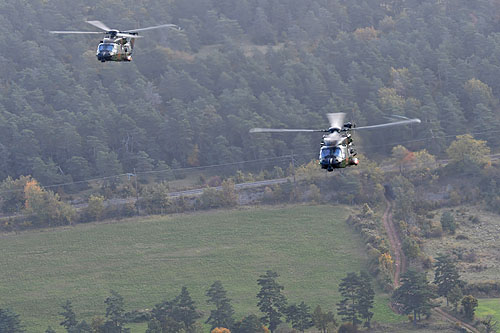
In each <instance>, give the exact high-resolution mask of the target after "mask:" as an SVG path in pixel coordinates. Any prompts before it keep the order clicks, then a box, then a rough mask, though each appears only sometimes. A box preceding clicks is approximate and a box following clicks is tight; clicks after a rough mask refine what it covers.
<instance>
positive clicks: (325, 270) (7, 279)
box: [0, 205, 403, 332]
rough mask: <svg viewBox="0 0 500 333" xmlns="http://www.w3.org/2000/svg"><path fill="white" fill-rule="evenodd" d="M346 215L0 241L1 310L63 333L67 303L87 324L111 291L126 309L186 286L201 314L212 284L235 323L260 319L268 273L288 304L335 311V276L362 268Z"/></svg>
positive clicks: (255, 217)
mask: <svg viewBox="0 0 500 333" xmlns="http://www.w3.org/2000/svg"><path fill="white" fill-rule="evenodd" d="M349 213H350V211H349V208H348V207H346V206H329V205H319V206H308V205H299V206H281V207H258V208H255V207H253V208H242V209H235V210H229V211H222V210H221V211H211V212H199V213H193V214H188V215H172V216H156V217H148V218H138V219H130V220H123V221H119V222H101V223H92V224H82V225H77V226H74V227H64V228H57V229H50V230H43V231H29V232H23V233H20V234H17V235H14V234H9V235H2V236H0V252H1V253H2V255H1V256H0V267H1V269H0V295H1V296H0V308H5V307H8V308H11V309H12V310H13V311H14V312H16V313H17V314H19V315H20V316H21V321H22V323H23V324H24V325H25V326H26V329H27V331H28V332H43V331H45V329H46V328H47V326H48V325H51V326H52V328H54V329H56V331H57V332H62V331H63V330H62V327H61V326H59V323H60V321H61V317H60V316H59V315H58V313H59V312H60V311H61V307H60V305H61V304H62V303H63V302H64V301H65V300H67V299H69V300H71V301H72V303H73V307H74V310H75V312H76V314H77V319H78V320H81V319H85V320H87V322H90V321H91V320H92V317H93V316H96V315H100V316H103V315H104V313H105V305H104V300H105V298H106V297H107V296H108V295H109V291H110V290H111V289H114V290H116V291H117V292H119V293H120V294H121V295H122V296H123V297H124V300H125V305H126V310H127V311H129V310H133V309H147V308H151V307H153V306H154V304H156V303H158V302H160V301H162V300H164V299H166V298H167V299H171V298H173V297H175V296H176V295H178V294H179V292H180V290H181V287H182V286H187V288H188V290H189V292H190V294H191V296H192V297H193V299H194V300H195V301H196V304H197V307H198V308H199V309H200V310H202V311H204V312H205V313H207V312H208V310H209V307H208V306H207V305H206V297H205V292H206V290H207V289H208V287H209V286H210V285H211V284H212V283H213V282H214V281H215V280H221V281H222V283H223V285H224V287H225V289H226V290H227V292H228V296H229V297H230V298H231V299H232V304H233V306H234V308H235V310H236V318H237V319H240V318H242V317H243V316H245V315H247V314H250V313H256V314H258V315H260V313H259V311H258V309H257V307H256V303H257V299H256V294H257V293H258V290H259V287H258V285H257V279H258V277H259V275H261V274H263V273H264V272H265V271H266V270H268V269H271V270H274V271H276V272H278V273H279V274H280V278H279V280H278V281H279V283H281V284H282V285H284V287H285V290H284V292H285V294H286V296H287V298H288V300H289V302H292V303H293V302H297V303H298V302H300V301H302V300H304V301H305V302H306V303H307V304H309V305H310V306H311V308H314V307H315V306H316V305H318V304H320V305H321V306H322V308H323V309H328V310H333V311H334V312H336V311H335V309H336V306H335V303H336V302H338V301H339V296H340V295H339V294H338V291H337V288H338V283H339V282H340V279H341V278H343V277H345V275H346V274H347V272H351V271H359V270H361V269H362V268H363V267H364V264H365V261H366V257H365V254H364V251H363V249H364V244H363V242H362V241H361V239H360V238H359V237H358V236H357V235H356V234H355V233H354V232H353V231H352V230H351V229H350V228H349V227H348V226H347V225H346V223H345V222H344V221H345V218H346V217H347V215H348V214H349ZM375 301H376V311H375V312H376V314H375V317H374V320H378V321H384V322H393V321H399V320H402V319H403V318H402V317H399V316H396V315H394V314H393V313H392V312H391V311H390V309H389V308H388V306H387V303H388V300H387V296H379V295H378V296H377V297H376V300H375ZM205 318H206V316H205V317H204V319H205ZM204 319H203V320H204ZM130 327H132V332H144V331H145V328H146V326H145V325H144V324H140V325H132V326H130Z"/></svg>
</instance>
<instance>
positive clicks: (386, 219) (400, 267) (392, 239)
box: [382, 199, 479, 333]
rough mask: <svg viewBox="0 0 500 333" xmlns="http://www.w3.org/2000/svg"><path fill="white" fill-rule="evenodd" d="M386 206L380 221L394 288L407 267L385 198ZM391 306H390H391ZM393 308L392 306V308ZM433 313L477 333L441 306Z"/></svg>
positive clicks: (389, 203)
mask: <svg viewBox="0 0 500 333" xmlns="http://www.w3.org/2000/svg"><path fill="white" fill-rule="evenodd" d="M386 204H387V207H386V209H385V211H384V215H383V217H382V221H383V224H384V228H385V231H386V233H387V237H388V238H389V245H390V246H391V250H392V255H393V259H394V288H397V287H399V278H400V276H401V274H402V273H404V272H405V271H406V269H407V263H406V257H405V255H404V252H403V249H402V247H401V239H400V238H399V234H398V232H397V231H396V227H395V226H394V222H393V220H392V208H393V203H392V202H391V201H389V200H388V199H386ZM391 308H392V307H391ZM393 309H394V308H393ZM433 311H434V313H435V314H437V315H438V316H440V317H441V318H443V319H444V320H446V321H448V322H450V323H453V324H455V323H460V325H461V326H462V327H464V328H466V329H467V330H469V331H470V332H473V333H479V330H478V329H476V328H475V327H473V326H472V325H469V324H467V323H465V322H463V321H461V320H460V319H458V318H455V317H453V316H452V315H451V314H449V313H447V312H445V311H444V310H443V309H441V308H434V309H433Z"/></svg>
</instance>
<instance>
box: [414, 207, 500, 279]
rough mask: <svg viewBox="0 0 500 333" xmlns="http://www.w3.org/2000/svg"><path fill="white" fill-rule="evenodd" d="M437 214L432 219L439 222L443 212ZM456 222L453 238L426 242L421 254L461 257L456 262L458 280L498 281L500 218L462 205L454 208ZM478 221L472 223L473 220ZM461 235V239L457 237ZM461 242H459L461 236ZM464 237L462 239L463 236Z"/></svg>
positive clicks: (434, 239) (446, 237) (427, 240)
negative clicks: (450, 254) (445, 254)
mask: <svg viewBox="0 0 500 333" xmlns="http://www.w3.org/2000/svg"><path fill="white" fill-rule="evenodd" d="M446 210H449V209H442V210H438V211H436V213H437V214H436V216H435V217H434V220H435V222H436V223H438V221H439V219H440V218H441V214H442V212H444V211H446ZM452 213H453V215H454V217H455V221H456V223H457V230H456V233H455V235H449V234H446V235H444V236H443V237H442V238H433V239H426V240H425V245H424V251H425V253H426V254H427V255H430V256H432V257H436V256H437V255H438V254H439V253H443V254H444V253H450V252H453V253H455V254H460V255H463V258H462V259H460V258H459V261H458V267H459V270H460V277H461V279H463V280H465V281H467V282H478V281H488V280H497V279H498V277H499V276H500V266H499V265H498V263H499V261H500V219H499V218H498V215H496V214H494V213H489V212H486V211H484V209H481V208H480V207H466V206H462V207H460V209H453V210H452ZM474 217H476V218H477V219H478V220H477V221H475V222H473V221H472V220H473V218H474ZM459 235H460V236H459ZM457 236H459V237H458V239H457ZM461 236H462V238H464V239H460V237H461ZM463 236H465V237H463Z"/></svg>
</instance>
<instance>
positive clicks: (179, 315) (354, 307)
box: [0, 270, 374, 333]
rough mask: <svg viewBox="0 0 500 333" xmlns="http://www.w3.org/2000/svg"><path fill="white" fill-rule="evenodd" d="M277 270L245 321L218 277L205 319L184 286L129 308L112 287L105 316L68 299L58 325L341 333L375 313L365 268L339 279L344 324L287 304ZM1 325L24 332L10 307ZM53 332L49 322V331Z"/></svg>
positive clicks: (81, 332) (160, 332) (174, 332)
mask: <svg viewBox="0 0 500 333" xmlns="http://www.w3.org/2000/svg"><path fill="white" fill-rule="evenodd" d="M278 277H279V275H278V274H277V273H276V272H273V271H271V270H268V271H266V273H265V274H262V275H261V276H260V277H259V279H258V280H257V283H258V285H259V286H260V291H259V293H258V294H257V299H258V303H257V307H258V308H259V310H260V312H261V314H262V317H258V316H257V315H255V314H249V315H248V316H246V317H244V318H242V319H241V320H236V319H235V318H234V315H235V311H234V309H233V306H232V301H231V299H230V298H229V297H228V296H227V292H226V290H225V289H224V287H223V286H222V283H221V282H220V281H215V282H214V283H213V284H212V285H211V286H210V288H208V290H207V291H206V294H205V295H206V297H207V304H209V305H210V306H211V307H212V309H211V310H210V313H209V315H208V317H207V318H206V320H205V321H204V322H200V321H199V319H201V318H202V317H206V314H204V313H203V312H201V311H200V310H198V309H197V307H196V304H195V302H194V301H193V299H192V298H191V295H190V294H189V291H188V289H187V288H186V287H182V290H181V292H180V294H179V295H178V296H176V297H174V298H173V299H171V300H168V299H166V300H164V301H162V302H160V303H158V304H156V305H155V306H154V307H153V308H152V309H150V310H133V311H129V312H127V311H126V310H125V301H124V299H123V297H122V296H121V295H120V294H119V293H118V292H116V291H113V290H112V291H111V295H110V296H108V297H107V298H106V299H105V301H104V303H105V304H106V313H105V315H104V316H95V317H93V319H92V321H91V322H89V323H87V321H85V320H81V321H79V320H78V319H77V315H76V313H75V312H74V310H73V304H72V302H71V301H70V300H67V301H66V302H65V303H64V304H62V305H61V308H62V309H61V312H59V315H60V316H61V317H62V321H61V322H60V325H61V326H63V327H64V328H65V329H66V331H67V332H68V333H104V332H106V333H122V332H123V333H125V332H130V329H129V328H127V327H126V326H127V323H141V322H147V324H148V328H147V330H146V333H186V332H190V333H202V332H206V328H205V330H204V326H203V325H204V324H205V325H208V326H209V327H210V331H211V332H212V333H230V332H233V333H266V332H269V331H271V332H281V333H287V332H288V333H293V332H304V331H305V330H307V329H309V328H311V327H313V326H315V327H316V328H317V329H318V330H320V331H321V332H323V333H327V332H329V333H331V332H337V329H340V330H345V329H351V331H350V332H354V331H352V329H354V330H356V327H357V326H358V325H359V324H361V323H364V325H365V326H366V327H369V326H370V321H371V318H372V317H373V312H371V310H372V308H373V299H374V292H373V289H372V286H371V279H370V276H369V275H368V274H366V273H364V272H361V273H360V274H357V273H349V274H348V275H347V276H346V277H345V278H344V279H342V281H341V283H340V284H339V293H340V294H341V296H342V300H341V301H340V302H339V303H338V304H337V314H338V316H339V317H340V318H341V319H342V320H343V321H345V323H344V324H340V323H339V322H338V320H337V318H336V317H335V315H334V313H333V312H332V311H328V312H324V311H323V310H322V309H321V306H319V305H318V306H316V308H315V309H314V311H311V308H310V306H308V305H307V304H306V303H305V302H303V301H302V302H300V303H299V304H296V303H289V302H288V300H287V298H286V297H285V295H284V294H283V289H284V287H283V286H282V285H280V284H279V283H278V281H277V278H278ZM0 328H1V329H3V330H2V332H4V331H5V332H9V333H21V332H24V329H23V326H22V324H21V321H20V320H19V316H18V315H16V314H15V313H13V312H12V311H10V310H3V309H0ZM53 332H55V331H54V330H53V329H52V328H51V327H50V326H49V327H48V328H47V330H46V331H45V333H53Z"/></svg>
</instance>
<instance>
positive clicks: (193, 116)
mask: <svg viewBox="0 0 500 333" xmlns="http://www.w3.org/2000/svg"><path fill="white" fill-rule="evenodd" d="M0 14H1V15H0V28H1V31H2V33H1V34H0V45H1V46H2V47H1V48H0V156H1V157H0V180H1V179H4V178H5V177H7V176H12V177H14V178H16V177H19V176H20V175H32V176H34V177H35V178H36V179H38V180H39V181H40V182H41V183H42V184H45V185H47V184H55V183H60V182H68V181H79V180H83V179H87V178H89V177H95V176H106V175H113V174H118V173H122V172H131V171H133V170H134V169H136V170H138V171H149V170H153V169H157V170H162V169H166V168H168V167H169V166H170V167H181V166H182V167H183V166H197V165H209V164H217V163H225V162H234V161H241V160H250V159H258V158H265V157H273V156H280V155H283V154H287V153H288V152H289V151H290V150H291V149H295V150H296V151H312V152H315V151H316V150H317V148H318V147H317V144H318V141H319V138H318V137H317V136H314V135H311V136H303V135H296V136H283V135H272V136H266V135H252V134H249V133H248V130H249V128H252V127H267V126H273V127H277V126H286V127H317V128H323V127H325V126H326V117H325V115H324V114H325V113H327V112H347V114H348V118H349V119H351V120H354V121H355V122H356V123H357V124H359V125H363V124H369V123H370V124H371V123H377V122H383V121H385V119H384V118H383V116H384V115H393V114H398V115H405V116H408V117H419V118H421V119H422V121H423V122H422V124H420V125H419V126H418V127H413V128H412V129H411V130H408V129H398V130H391V131H390V132H389V133H387V132H383V131H373V133H368V134H364V135H363V136H362V138H361V139H360V141H362V142H364V143H365V149H364V150H365V153H368V154H371V153H384V152H388V151H390V149H391V148H392V142H394V145H396V144H399V143H404V142H411V145H412V148H414V149H422V148H426V149H427V150H429V151H430V152H431V153H433V154H439V153H444V150H445V149H446V147H447V146H448V144H449V142H450V141H451V140H452V139H454V136H455V135H457V134H463V133H466V132H469V133H473V134H474V136H475V137H478V138H480V139H485V140H487V142H488V145H489V146H490V147H492V148H493V149H494V150H495V149H496V148H497V147H498V146H499V145H500V139H499V135H498V133H499V132H498V131H500V112H499V101H498V97H499V94H500V80H499V79H498V78H499V77H500V1H498V0H474V1H471V0H455V1H449V0H419V1H415V0H386V1H382V0H377V1H373V0H349V1H347V0H346V1H344V0H310V1H301V0H238V1H233V0H169V1H159V0H152V1H131V0H127V1H112V0H100V1H96V0H83V1H78V2H68V1H62V0H29V1H27V0H1V1H0ZM85 20H101V21H103V22H105V23H106V24H107V25H109V26H111V27H113V28H118V29H134V28H139V27H144V26H149V25H156V24H163V23H175V24H177V25H179V26H181V27H182V28H183V31H181V32H178V31H173V30H156V31H149V32H144V33H143V35H144V36H145V37H144V38H141V39H140V40H138V41H137V43H136V50H135V53H134V60H133V61H132V62H131V63H108V62H107V63H100V62H98V61H97V60H96V58H95V48H96V46H97V43H98V42H99V37H96V36H92V35H90V36H85V35H68V36H54V35H50V34H49V33H48V31H49V30H85V29H87V30H88V31H92V30H93V27H91V26H90V25H88V24H86V23H85ZM368 143H369V144H368ZM388 143H389V144H388Z"/></svg>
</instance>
